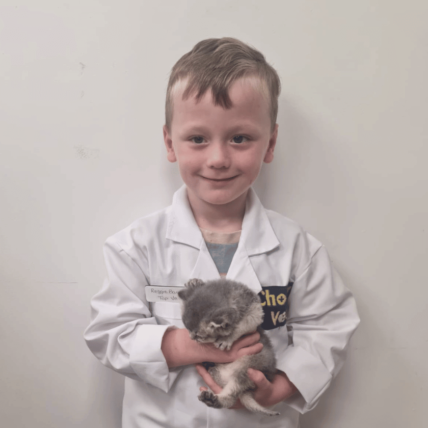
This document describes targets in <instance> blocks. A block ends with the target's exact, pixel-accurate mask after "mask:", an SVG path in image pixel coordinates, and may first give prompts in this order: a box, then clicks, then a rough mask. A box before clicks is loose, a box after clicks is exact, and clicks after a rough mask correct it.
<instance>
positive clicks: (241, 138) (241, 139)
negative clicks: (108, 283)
mask: <svg viewBox="0 0 428 428" xmlns="http://www.w3.org/2000/svg"><path fill="white" fill-rule="evenodd" d="M244 140H247V137H244V136H243V135H235V136H234V137H233V138H232V141H233V142H234V143H236V144H241V143H243V142H244Z"/></svg>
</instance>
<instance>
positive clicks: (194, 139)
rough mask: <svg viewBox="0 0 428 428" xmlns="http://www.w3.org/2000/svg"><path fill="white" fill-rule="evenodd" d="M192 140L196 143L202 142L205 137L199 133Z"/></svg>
mask: <svg viewBox="0 0 428 428" xmlns="http://www.w3.org/2000/svg"><path fill="white" fill-rule="evenodd" d="M190 140H191V141H193V142H194V143H196V144H202V143H203V142H204V137H201V136H200V135H197V136H196V137H192V138H191V139H190Z"/></svg>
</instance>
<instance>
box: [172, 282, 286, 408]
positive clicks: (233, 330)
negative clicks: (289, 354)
mask: <svg viewBox="0 0 428 428" xmlns="http://www.w3.org/2000/svg"><path fill="white" fill-rule="evenodd" d="M185 287H186V288H185V289H184V290H180V291H179V293H178V295H179V297H180V298H181V299H182V301H183V310H182V317H183V323H184V325H185V327H186V328H187V330H188V331H189V333H190V337H191V338H192V339H193V340H195V341H197V342H199V343H213V344H214V345H215V346H216V347H217V348H219V349H221V350H229V349H230V348H231V347H232V345H233V343H234V342H235V341H236V340H237V339H239V338H240V337H242V336H243V335H245V334H248V333H251V332H253V331H255V330H256V329H257V331H258V332H259V333H260V342H261V343H262V344H263V350H262V351H261V352H260V353H258V354H255V355H247V356H244V357H241V358H239V359H237V360H236V361H234V362H232V363H227V364H214V363H206V366H209V368H208V372H209V373H210V375H211V376H212V378H213V379H214V381H215V382H216V383H217V384H218V385H220V386H221V387H222V388H223V390H222V392H221V393H220V394H214V393H213V392H211V391H203V392H201V394H200V395H199V397H198V398H199V400H200V401H202V402H204V403H205V404H206V405H207V406H209V407H215V408H219V409H220V408H229V407H232V406H233V404H234V403H235V401H236V400H237V399H238V398H239V399H240V400H241V402H242V404H243V405H244V406H245V407H246V408H247V409H248V410H250V411H252V412H259V413H263V414H265V415H269V416H276V415H279V413H278V412H275V411H273V410H269V409H266V408H265V407H263V406H261V405H260V404H259V403H257V401H255V400H254V398H253V394H252V391H253V390H254V389H255V384H254V383H253V382H252V381H251V380H250V378H249V377H248V375H247V369H248V368H253V369H257V370H260V371H261V372H263V374H264V375H265V376H266V378H267V379H268V380H269V381H272V380H273V377H274V376H275V373H276V359H275V354H274V352H273V348H272V344H271V342H270V340H269V338H268V336H267V335H266V333H265V332H264V330H263V329H261V328H260V327H259V326H260V324H262V322H263V309H262V307H261V304H260V303H261V302H260V299H259V297H258V296H257V294H256V293H254V292H253V291H252V290H250V289H249V288H248V287H246V286H245V285H244V284H241V283H239V282H235V281H231V280H226V279H220V280H213V281H208V282H203V281H202V280H200V279H191V280H190V281H189V282H187V283H186V284H185Z"/></svg>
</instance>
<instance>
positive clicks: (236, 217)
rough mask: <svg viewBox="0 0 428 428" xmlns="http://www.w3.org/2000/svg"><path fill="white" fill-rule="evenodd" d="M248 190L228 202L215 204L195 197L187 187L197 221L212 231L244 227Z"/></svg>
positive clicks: (200, 225)
mask: <svg viewBox="0 0 428 428" xmlns="http://www.w3.org/2000/svg"><path fill="white" fill-rule="evenodd" d="M247 194H248V190H247V191H246V192H245V193H243V194H242V195H241V196H239V197H238V198H236V199H235V200H233V201H232V202H229V203H228V204H222V205H215V204H210V203H208V202H205V201H202V200H201V199H199V198H197V197H195V196H194V195H193V194H192V192H190V191H189V189H187V198H188V199H189V203H190V207H191V208H192V211H193V215H194V217H195V220H196V223H197V224H198V226H199V227H200V228H201V229H205V230H209V231H211V232H220V233H221V232H223V233H230V232H236V231H237V230H241V229H242V220H243V218H244V214H245V203H246V200H247Z"/></svg>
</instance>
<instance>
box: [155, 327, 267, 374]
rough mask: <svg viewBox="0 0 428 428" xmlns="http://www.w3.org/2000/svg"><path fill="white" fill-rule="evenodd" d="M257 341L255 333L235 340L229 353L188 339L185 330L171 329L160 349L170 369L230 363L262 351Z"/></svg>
mask: <svg viewBox="0 0 428 428" xmlns="http://www.w3.org/2000/svg"><path fill="white" fill-rule="evenodd" d="M259 340H260V334H259V333H257V332H255V333H252V334H249V335H248V336H244V337H242V338H241V339H239V340H237V341H236V342H235V343H234V344H233V346H232V348H231V349H230V350H229V351H222V350H220V349H217V348H216V347H215V346H214V344H213V343H209V344H201V343H197V342H195V341H194V340H192V339H190V336H189V332H188V331H187V330H186V329H185V328H173V329H170V330H167V331H166V333H165V334H164V337H163V340H162V347H161V349H162V353H163V355H164V357H165V360H166V362H167V364H168V367H170V368H171V367H178V366H186V365H189V364H196V363H202V362H204V361H210V362H213V363H231V362H233V361H235V360H237V359H238V358H240V357H243V356H244V355H253V354H257V353H259V352H260V351H261V350H262V349H263V345H262V344H261V343H259Z"/></svg>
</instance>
